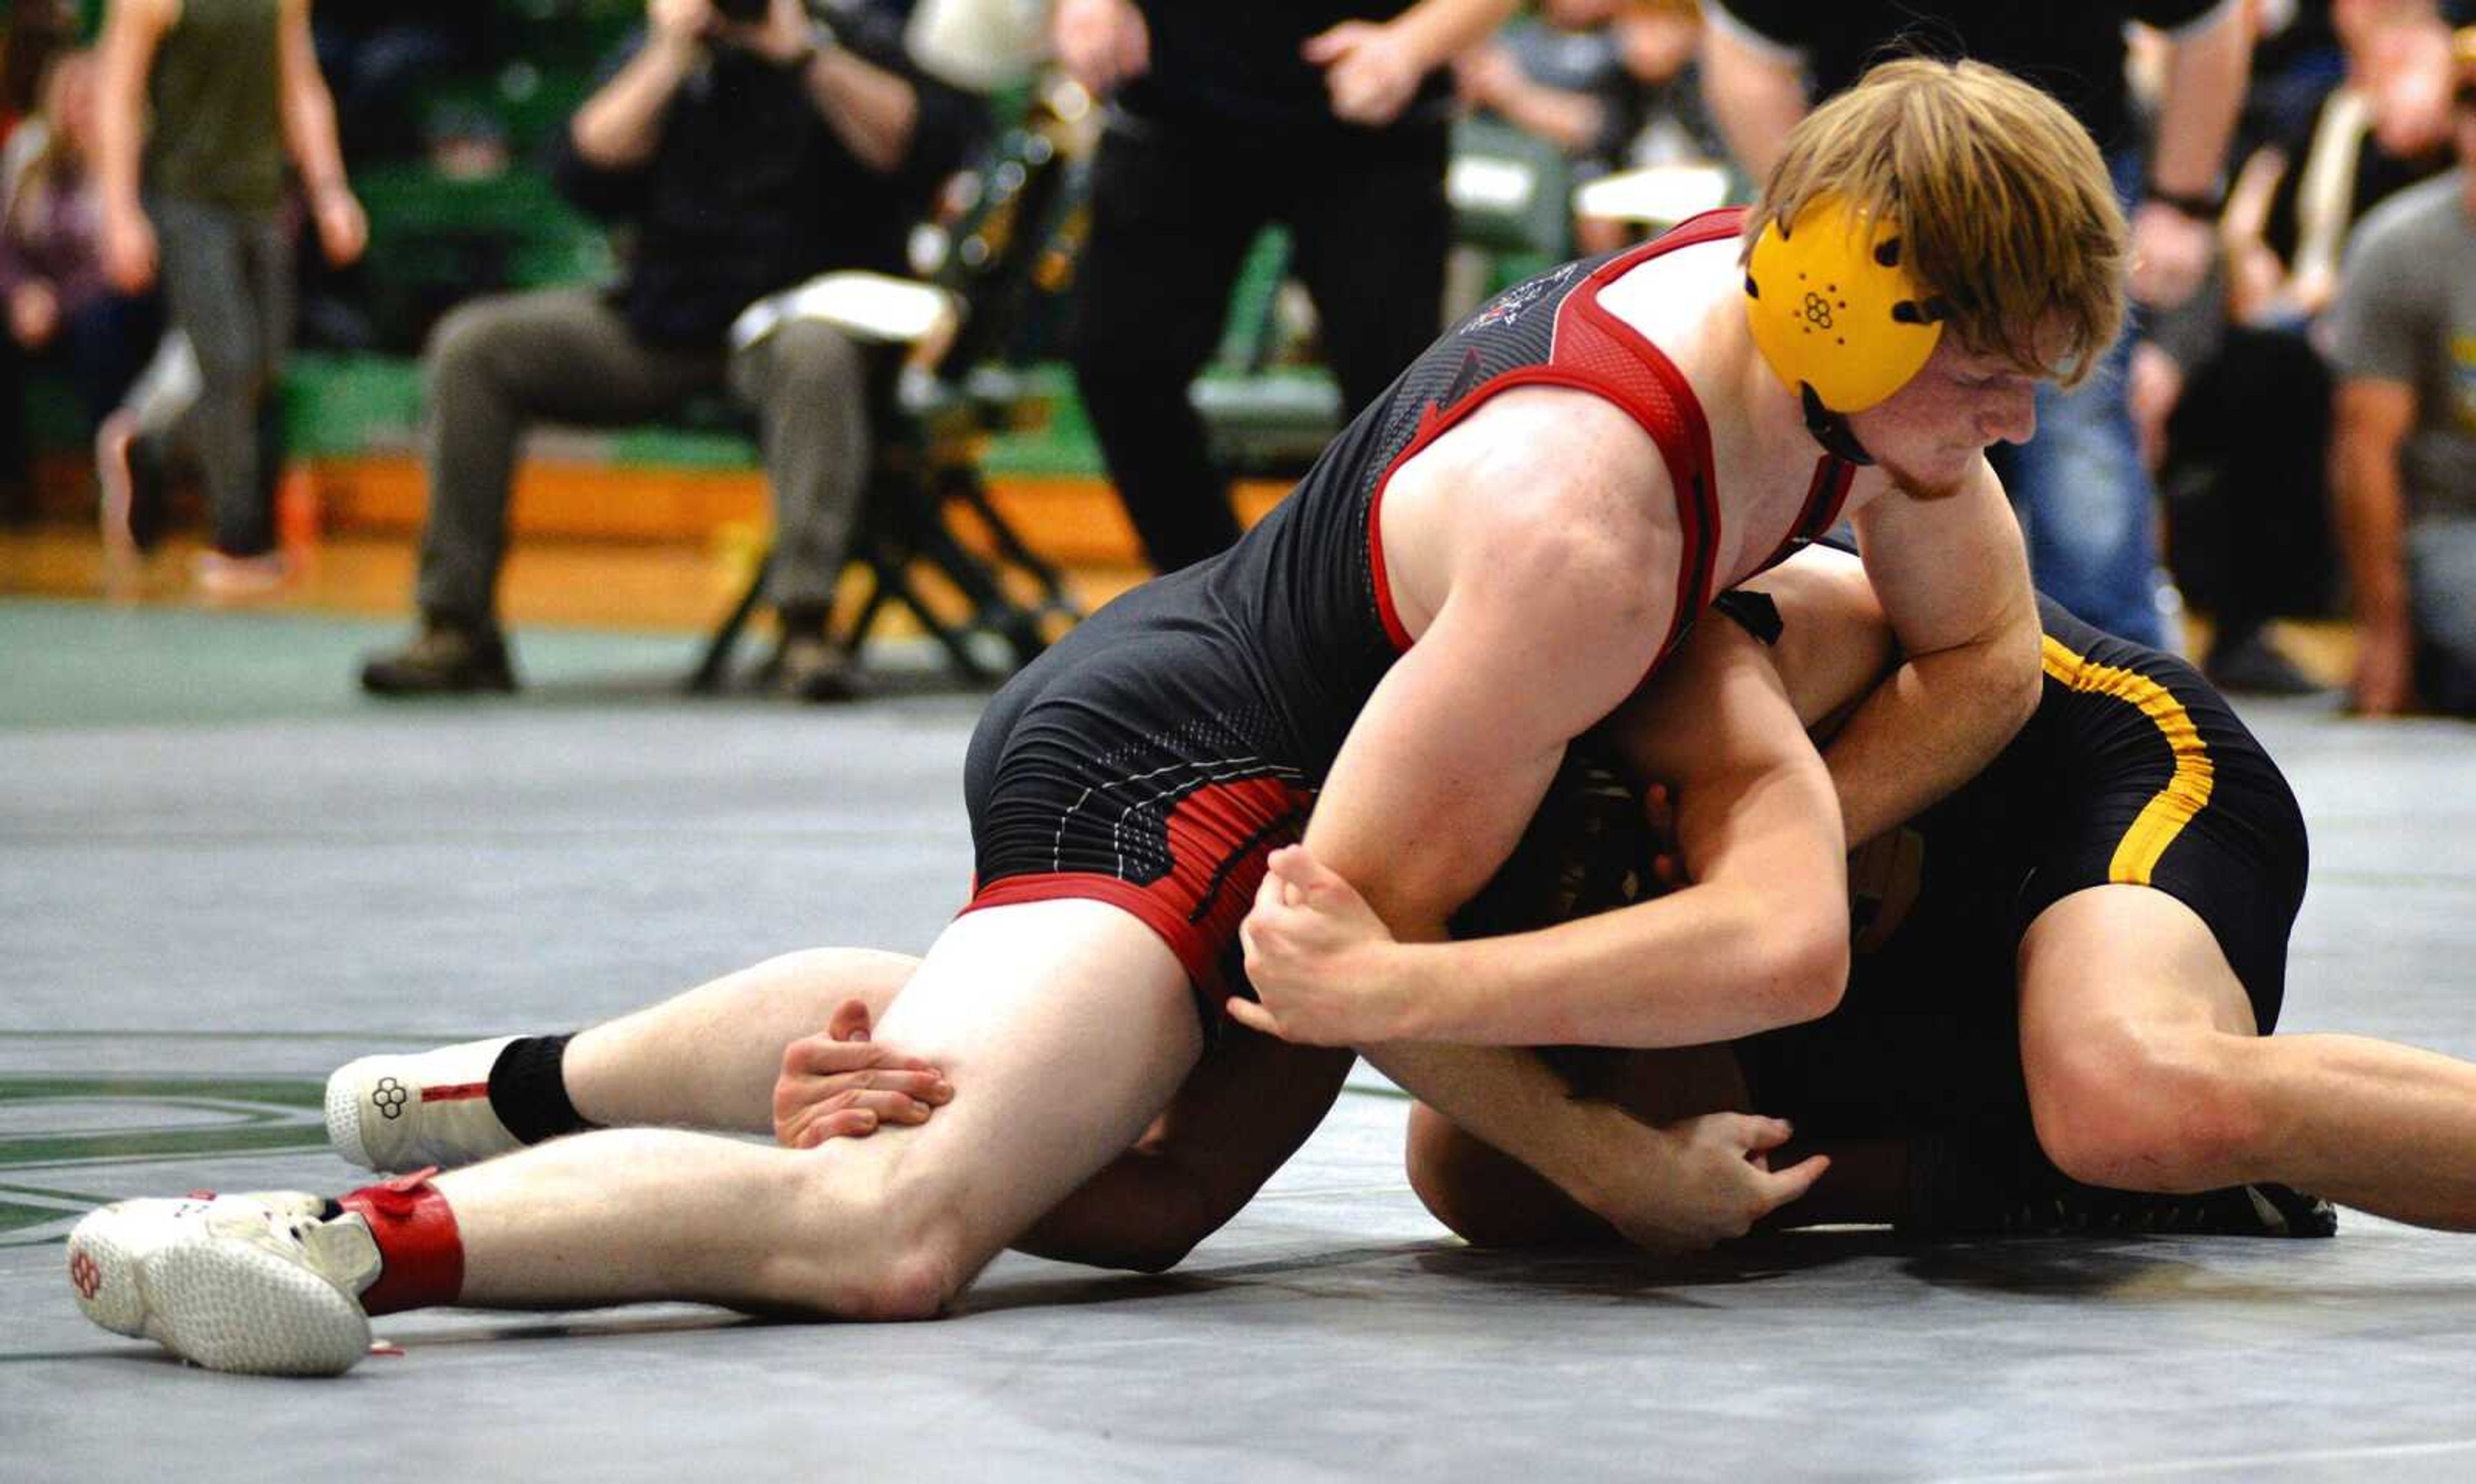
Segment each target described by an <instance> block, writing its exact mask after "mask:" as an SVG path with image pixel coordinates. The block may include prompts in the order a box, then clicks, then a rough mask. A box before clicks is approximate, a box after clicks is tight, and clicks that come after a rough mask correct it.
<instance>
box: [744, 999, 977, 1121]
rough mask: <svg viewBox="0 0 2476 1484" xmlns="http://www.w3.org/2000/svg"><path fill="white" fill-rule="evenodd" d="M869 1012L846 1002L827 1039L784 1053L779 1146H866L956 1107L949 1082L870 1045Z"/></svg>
mask: <svg viewBox="0 0 2476 1484" xmlns="http://www.w3.org/2000/svg"><path fill="white" fill-rule="evenodd" d="M868 1036H869V1021H868V1006H867V1005H866V1004H865V1003H863V1002H860V1001H857V1000H851V1001H846V1002H844V1003H843V1006H842V1008H841V1009H838V1010H836V1011H835V1012H834V1017H833V1020H832V1022H831V1023H830V1024H829V1025H828V1026H827V1027H826V1029H825V1030H824V1032H823V1033H821V1034H818V1035H813V1036H803V1037H802V1038H801V1039H799V1040H797V1041H794V1042H792V1043H791V1044H790V1045H789V1046H787V1047H785V1048H783V1050H782V1075H781V1076H780V1077H777V1078H776V1079H775V1082H774V1138H775V1141H776V1142H777V1143H779V1144H780V1145H782V1146H783V1147H784V1148H785V1149H795V1150H805V1149H815V1148H816V1147H817V1146H818V1145H820V1144H823V1143H825V1142H826V1141H827V1140H828V1139H834V1138H864V1137H866V1136H867V1135H869V1134H872V1133H875V1132H876V1131H877V1130H878V1129H879V1127H880V1126H881V1125H886V1124H925V1123H927V1122H928V1121H929V1114H930V1113H931V1112H933V1111H935V1110H936V1109H937V1108H939V1107H941V1106H943V1105H944V1104H946V1103H948V1102H951V1101H953V1097H954V1089H953V1086H952V1085H951V1084H949V1083H948V1082H947V1080H946V1075H945V1074H944V1073H943V1072H940V1071H938V1070H937V1069H936V1068H935V1067H932V1066H930V1065H929V1063H927V1062H925V1061H922V1060H921V1059H920V1058H919V1057H917V1056H905V1055H904V1054H902V1053H901V1052H899V1051H893V1050H890V1049H888V1048H886V1047H882V1046H879V1045H878V1044H877V1043H875V1042H873V1041H871V1040H870V1039H869V1038H868Z"/></svg>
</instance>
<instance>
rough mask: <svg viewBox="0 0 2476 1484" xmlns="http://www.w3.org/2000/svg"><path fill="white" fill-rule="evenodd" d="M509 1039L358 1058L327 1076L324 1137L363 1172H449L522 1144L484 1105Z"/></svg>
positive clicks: (503, 1038)
mask: <svg viewBox="0 0 2476 1484" xmlns="http://www.w3.org/2000/svg"><path fill="white" fill-rule="evenodd" d="M514 1039H515V1037H513V1036H501V1037H500V1038H499V1039H497V1040H495V1041H465V1042H461V1043H459V1044H458V1045H455V1046H442V1047H440V1048H439V1049H438V1050H436V1051H423V1052H420V1053H418V1054H416V1055H410V1056H364V1057H362V1058H361V1059H360V1060H359V1061H353V1062H347V1063H345V1064H344V1065H343V1066H342V1067H340V1068H338V1069H337V1070H336V1072H335V1075H334V1076H331V1077H329V1078H327V1142H328V1143H330V1144H332V1145H334V1148H335V1152H336V1153H338V1154H340V1155H342V1156H343V1157H344V1158H345V1159H347V1160H350V1161H351V1162H352V1163H354V1164H357V1165H359V1166H360V1167H361V1168H362V1169H364V1170H376V1171H379V1172H380V1173H381V1174H384V1175H405V1174H409V1173H410V1172H412V1171H415V1170H426V1169H429V1168H430V1167H431V1166H433V1165H435V1166H437V1167H438V1168H439V1169H442V1170H452V1169H455V1168H457V1167H458V1166H459V1165H469V1164H472V1163H473V1162H475V1161H476V1160H482V1159H487V1158H489V1157H490V1156H492V1155H494V1154H504V1153H506V1152H508V1150H513V1149H518V1148H521V1147H522V1144H523V1141H522V1140H519V1139H518V1138H517V1137H516V1136H515V1135H514V1134H511V1133H509V1132H508V1125H505V1124H502V1123H500V1122H499V1115H498V1114H497V1113H496V1112H494V1111H493V1110H492V1109H491V1107H490V1069H491V1068H492V1067H494V1066H496V1065H498V1061H499V1053H500V1052H501V1051H505V1050H506V1049H507V1046H508V1042H510V1041H513V1040H514Z"/></svg>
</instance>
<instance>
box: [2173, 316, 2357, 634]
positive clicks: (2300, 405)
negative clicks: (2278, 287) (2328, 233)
mask: <svg viewBox="0 0 2476 1484" xmlns="http://www.w3.org/2000/svg"><path fill="white" fill-rule="evenodd" d="M2330 397H2331V381H2330V372H2329V369H2328V368H2327V367H2326V366H2324V365H2323V364H2322V361H2321V358H2320V356H2319V355H2318V354H2317V353H2315V350H2314V349H2313V347H2312V345H2311V344H2310V343H2308V342H2307V341H2306V340H2305V339H2304V337H2303V336H2302V335H2298V334H2283V333H2279V332H2274V331H2266V330H2255V329H2250V328H2245V327H2238V328H2235V329H2232V330H2230V331H2228V333H2227V337H2226V341H2225V344H2224V347H2223V348H2222V349H2221V350H2220V351H2219V353H2218V354H2217V356H2216V357H2215V358H2213V359H2211V360H2210V361H2209V362H2208V363H2207V364H2205V365H2203V366H2202V367H2201V368H2200V369H2199V370H2197V371H2195V372H2194V373H2193V374H2192V378H2191V382H2190V383H2188V384H2187V385H2186V386H2185V388H2184V396H2183V399H2182V400H2181V401H2180V402H2178V403H2177V404H2176V407H2175V412H2174V415H2173V416H2172V417H2171V418H2169V419H2168V420H2167V467H2166V468H2165V469H2164V470H2163V471H2161V475H2160V479H2159V484H2160V486H2161V487H2162V489H2163V490H2164V491H2165V493H2166V496H2167V544H2168V548H2169V551H2170V553H2171V558H2172V560H2171V564H2172V566H2173V567H2174V571H2175V581H2177V583H2179V584H2180V585H2181V586H2182V587H2183V589H2184V595H2185V596H2186V597H2187V598H2188V599H2190V600H2191V603H2192V604H2193V605H2194V606H2197V607H2201V608H2205V609H2207V610H2209V612H2210V614H2211V615H2212V617H2213V618H2215V619H2216V625H2217V635H2218V637H2217V640H2216V643H2217V644H2220V645H2224V644H2229V643H2233V642H2236V641H2238V640H2241V639H2242V638H2244V637H2246V636H2248V635H2249V634H2251V633H2253V632H2255V631H2258V630H2259V629H2260V628H2261V627H2262V626H2263V625H2264V624H2266V623H2267V622H2268V621H2269V620H2270V619H2273V618H2276V617H2279V616H2281V615H2283V614H2314V613H2319V612H2323V611H2325V610H2326V609H2327V608H2328V606H2329V603H2330V598H2331V593H2332V588H2333V585H2334V582H2335V580H2336V575H2337V570H2336V565H2335V563H2334V562H2333V561H2332V560H2331V556H2330V553H2331V551H2332V549H2333V548H2332V542H2331V537H2330V521H2329V508H2330V494H2329V481H2328V477H2327V474H2326V470H2327V467H2328V463H2329V458H2330Z"/></svg>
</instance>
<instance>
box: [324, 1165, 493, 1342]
mask: <svg viewBox="0 0 2476 1484" xmlns="http://www.w3.org/2000/svg"><path fill="white" fill-rule="evenodd" d="M437 1173H438V1172H437V1170H435V1169H430V1170H424V1171H422V1172H421V1173H420V1174H418V1175H405V1176H403V1177H402V1178H399V1179H393V1180H389V1181H387V1182H386V1183H384V1184H383V1185H365V1186H363V1187H362V1188H361V1189H359V1190H357V1191H354V1192H353V1193H352V1194H351V1195H348V1196H338V1197H336V1198H335V1203H336V1204H337V1205H339V1206H342V1207H343V1208H344V1209H345V1210H347V1211H353V1212H357V1213H359V1216H360V1218H361V1219H362V1220H363V1221H365V1222H367V1223H369V1224H370V1235H371V1236H373V1237H375V1238H377V1239H378V1244H379V1260H380V1262H381V1263H382V1264H383V1266H382V1267H381V1268H380V1270H379V1280H378V1281H377V1282H375V1283H373V1284H371V1285H370V1286H369V1289H368V1291H367V1292H365V1293H363V1294H362V1295H361V1307H362V1308H363V1309H365V1310H367V1311H368V1312H369V1313H371V1314H394V1313H397V1312H399V1311H400V1310H404V1309H420V1308H427V1307H429V1306H431V1305H433V1304H441V1303H454V1302H455V1301H456V1299H457V1298H458V1296H459V1295H461V1294H462V1293H463V1292H464V1242H463V1239H462V1238H460V1237H458V1235H457V1234H456V1213H455V1212H453V1211H451V1210H449V1209H448V1208H447V1198H446V1197H444V1196H442V1195H440V1194H439V1193H438V1187H436V1186H434V1185H433V1184H431V1183H430V1177H431V1176H432V1175H436V1174H437Z"/></svg>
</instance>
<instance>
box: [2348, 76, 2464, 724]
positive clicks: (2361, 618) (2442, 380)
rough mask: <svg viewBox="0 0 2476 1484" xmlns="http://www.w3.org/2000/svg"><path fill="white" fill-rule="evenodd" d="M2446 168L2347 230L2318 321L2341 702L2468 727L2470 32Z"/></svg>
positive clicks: (2370, 711)
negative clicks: (2347, 675) (2330, 418)
mask: <svg viewBox="0 0 2476 1484" xmlns="http://www.w3.org/2000/svg"><path fill="white" fill-rule="evenodd" d="M2457 53H2458V64H2457V66H2458V71H2457V76H2458V87H2457V91H2456V93H2455V94H2454V105H2453V108H2452V114H2451V117H2452V128H2451V137H2452V140H2453V142H2454V144H2455V146H2456V149H2457V151H2458V157H2459V168H2458V169H2456V170H2454V171H2452V172H2451V173H2450V174H2448V175H2446V176H2442V177H2440V178H2439V179H2436V180H2431V181H2427V182H2425V183H2424V184H2423V185H2421V186H2415V187H2414V188H2412V189H2410V190H2407V191H2403V192H2401V193H2400V194H2399V195H2398V196H2396V197H2395V198H2393V199H2392V200H2390V201H2389V202H2388V203H2386V204H2385V205H2383V206H2382V208H2381V209H2380V210H2376V211H2375V212H2373V214H2372V215H2371V216H2369V217H2367V218H2366V219H2365V223H2364V225H2363V226H2362V227H2361V228H2359V229H2358V230H2357V233H2356V235H2355V238H2354V241H2353V243H2352V245H2351V246H2350V248H2349V250H2348V255H2347V259H2346V263H2345V266H2344V268H2343V270H2342V271H2341V273H2340V287H2339V299H2338V304H2337V307H2336V308H2335V309H2333V310H2332V311H2331V316H2330V320H2331V335H2330V341H2331V359H2332V361H2333V363H2334V364H2335V366H2336V368H2337V371H2338V375H2339V396H2338V412H2337V430H2338V431H2337V434H2336V440H2337V448H2336V453H2335V456H2334V458H2332V460H2331V468H2332V471H2333V478H2334V480H2335V482H2336V483H2337V485H2338V489H2337V511H2338V525H2339V536H2340V546H2341V548H2342V549H2343V550H2344V552H2345V554H2346V558H2347V573H2348V577H2349V578H2350V580H2351V581H2352V583H2353V586H2354V590H2355V606H2356V622H2357V624H2358V626H2359V633H2358V647H2357V656H2356V670H2355V676H2354V680H2353V682H2352V687H2351V689H2352V696H2353V700H2354V704H2355V706H2356V709H2357V710H2359V711H2362V712H2364V713H2365V714H2367V715H2374V716H2382V715H2389V714H2392V713H2395V712H2399V711H2405V710H2409V709H2412V708H2414V706H2415V705H2417V703H2418V701H2419V699H2420V700H2421V701H2422V703H2423V704H2424V705H2429V706H2431V707H2433V708H2434V709H2436V710H2439V711H2445V712H2449V713H2452V714H2456V715H2476V28H2471V29H2469V30H2463V31H2461V32H2460V33H2459V36H2458V46H2457Z"/></svg>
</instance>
